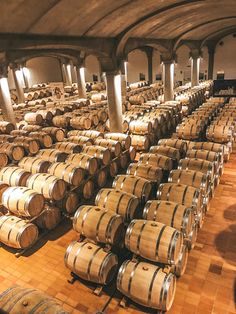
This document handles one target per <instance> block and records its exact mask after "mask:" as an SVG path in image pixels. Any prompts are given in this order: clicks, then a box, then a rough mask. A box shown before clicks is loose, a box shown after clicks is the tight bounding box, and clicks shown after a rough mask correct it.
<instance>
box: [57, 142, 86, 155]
mask: <svg viewBox="0 0 236 314" xmlns="http://www.w3.org/2000/svg"><path fill="white" fill-rule="evenodd" d="M53 148H54V149H57V150H60V151H61V152H64V153H66V154H78V153H80V152H81V150H82V148H81V146H80V145H78V144H75V143H70V142H59V143H55V144H54V145H53Z"/></svg>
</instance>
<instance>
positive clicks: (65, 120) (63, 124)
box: [52, 116, 70, 129]
mask: <svg viewBox="0 0 236 314" xmlns="http://www.w3.org/2000/svg"><path fill="white" fill-rule="evenodd" d="M52 124H53V125H54V126H55V127H58V128H63V129H66V128H68V126H69V125H70V118H69V117H66V116H55V117H54V118H53V119H52Z"/></svg>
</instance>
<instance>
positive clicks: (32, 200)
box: [2, 186, 44, 217]
mask: <svg viewBox="0 0 236 314" xmlns="http://www.w3.org/2000/svg"><path fill="white" fill-rule="evenodd" d="M2 204H3V206H5V207H6V208H7V209H8V210H9V211H11V212H12V213H14V214H16V215H17V216H23V217H34V216H37V215H39V214H40V213H41V211H42V210H43V207H44V197H43V195H42V194H39V193H37V192H35V191H33V190H31V189H29V188H26V187H19V186H17V187H9V188H8V189H6V190H5V191H4V193H3V194H2Z"/></svg>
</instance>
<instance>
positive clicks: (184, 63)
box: [175, 45, 191, 83]
mask: <svg viewBox="0 0 236 314" xmlns="http://www.w3.org/2000/svg"><path fill="white" fill-rule="evenodd" d="M176 54H177V64H176V65H175V82H177V81H182V82H183V83H184V82H185V81H189V80H190V77H191V67H190V60H189V48H188V47H187V46H185V45H183V46H181V47H180V48H179V49H178V50H177V52H176Z"/></svg>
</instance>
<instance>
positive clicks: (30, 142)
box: [14, 136, 40, 155]
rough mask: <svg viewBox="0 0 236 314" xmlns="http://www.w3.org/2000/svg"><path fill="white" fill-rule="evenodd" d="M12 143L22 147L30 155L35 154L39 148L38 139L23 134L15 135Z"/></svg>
mask: <svg viewBox="0 0 236 314" xmlns="http://www.w3.org/2000/svg"><path fill="white" fill-rule="evenodd" d="M14 143H16V144H18V145H21V146H23V147H24V149H25V151H26V152H27V153H28V154H30V155H35V154H37V152H38V151H39V149H40V146H39V143H38V141H36V140H35V139H33V138H27V137H23V136H19V137H16V138H15V139H14Z"/></svg>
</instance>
